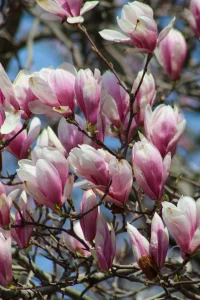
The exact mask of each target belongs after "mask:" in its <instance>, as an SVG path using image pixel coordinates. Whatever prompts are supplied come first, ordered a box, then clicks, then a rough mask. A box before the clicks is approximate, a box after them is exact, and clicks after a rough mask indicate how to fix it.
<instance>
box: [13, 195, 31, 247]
mask: <svg viewBox="0 0 200 300" xmlns="http://www.w3.org/2000/svg"><path fill="white" fill-rule="evenodd" d="M17 205H18V208H19V209H20V212H19V211H18V210H17V211H16V214H15V221H14V225H17V227H13V228H11V234H12V237H13V238H14V240H15V241H16V242H17V244H18V246H19V248H20V249H23V248H27V247H28V245H29V241H30V238H31V235H32V233H33V228H34V226H33V225H28V224H24V225H23V220H25V221H27V222H32V219H31V217H30V215H29V214H28V213H27V210H28V209H29V205H28V201H27V195H26V192H25V191H23V192H22V193H21V196H20V199H19V202H18V203H17ZM22 217H23V220H22ZM19 225H22V226H21V227H20V226H19Z"/></svg>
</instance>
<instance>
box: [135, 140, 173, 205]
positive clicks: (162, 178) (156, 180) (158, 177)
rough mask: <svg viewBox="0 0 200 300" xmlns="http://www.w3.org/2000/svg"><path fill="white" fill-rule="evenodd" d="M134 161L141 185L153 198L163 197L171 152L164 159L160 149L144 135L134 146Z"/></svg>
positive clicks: (137, 178) (138, 181)
mask: <svg viewBox="0 0 200 300" xmlns="http://www.w3.org/2000/svg"><path fill="white" fill-rule="evenodd" d="M132 163H133V170H134V176H135V178H136V181H137V183H138V185H139V187H140V188H142V189H143V191H144V192H145V194H147V195H148V196H149V198H151V199H152V200H158V199H161V197H162V194H163V188H164V184H165V182H166V180H167V178H168V175H169V170H170V165H171V153H168V154H167V155H166V156H165V158H164V159H163V158H162V156H161V154H160V152H159V151H158V149H157V148H156V147H155V146H154V145H152V144H151V143H150V142H149V141H148V140H147V139H146V138H144V137H143V138H142V140H141V141H139V142H137V143H135V144H134V146H133V150H132Z"/></svg>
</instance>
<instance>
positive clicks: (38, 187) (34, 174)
mask: <svg viewBox="0 0 200 300" xmlns="http://www.w3.org/2000/svg"><path fill="white" fill-rule="evenodd" d="M31 156H32V160H28V159H22V160H20V161H19V167H20V168H19V169H18V170H17V174H18V176H19V178H20V179H21V180H22V181H23V182H24V186H25V189H26V191H27V192H28V193H29V194H30V195H31V196H32V197H33V199H34V200H35V201H36V202H38V203H39V204H40V205H45V206H47V207H49V208H51V209H52V210H53V211H56V209H57V208H58V207H62V206H63V204H64V203H65V201H66V200H67V198H68V197H69V196H70V194H71V192H72V188H73V183H74V176H73V175H70V174H69V166H68V162H67V160H66V158H65V157H64V155H63V154H62V153H60V152H59V151H58V150H57V149H55V148H51V147H39V146H36V147H35V148H34V150H33V151H32V153H31Z"/></svg>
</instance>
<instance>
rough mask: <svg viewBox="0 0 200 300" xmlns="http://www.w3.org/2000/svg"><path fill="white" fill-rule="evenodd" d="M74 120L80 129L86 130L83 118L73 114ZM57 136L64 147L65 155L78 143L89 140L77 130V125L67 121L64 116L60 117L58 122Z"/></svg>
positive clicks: (85, 142) (88, 141)
mask: <svg viewBox="0 0 200 300" xmlns="http://www.w3.org/2000/svg"><path fill="white" fill-rule="evenodd" d="M75 120H76V122H77V123H78V124H79V126H80V127H81V128H82V129H84V130H86V124H85V120H84V119H82V118H81V117H80V116H79V115H75ZM58 138H59V140H60V142H61V143H62V145H63V147H64V149H65V152H66V155H69V152H70V151H71V150H72V149H73V148H75V147H78V145H82V144H89V143H90V141H91V140H90V139H89V138H87V137H86V136H85V134H83V133H82V132H81V131H79V130H78V127H77V126H75V125H74V124H70V123H68V122H67V121H66V120H65V118H61V119H60V122H59V124H58Z"/></svg>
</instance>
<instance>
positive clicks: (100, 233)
mask: <svg viewBox="0 0 200 300" xmlns="http://www.w3.org/2000/svg"><path fill="white" fill-rule="evenodd" d="M95 250H96V255H97V260H98V264H99V267H100V268H101V269H102V270H105V271H106V270H109V269H110V268H111V266H112V263H113V259H114V257H115V254H116V240H115V232H114V229H113V228H111V227H110V226H109V225H108V224H107V222H106V220H105V218H104V216H103V215H102V214H99V215H98V220H97V233H96V237H95Z"/></svg>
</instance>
